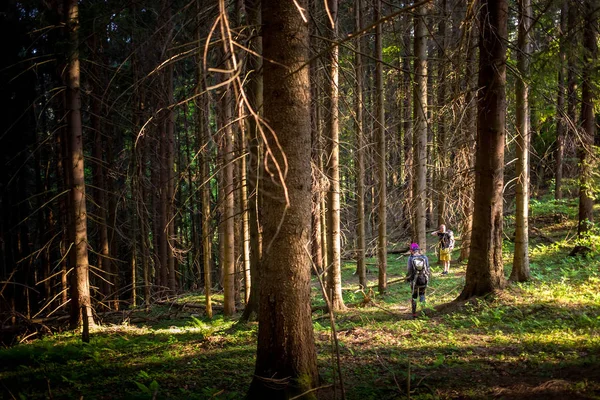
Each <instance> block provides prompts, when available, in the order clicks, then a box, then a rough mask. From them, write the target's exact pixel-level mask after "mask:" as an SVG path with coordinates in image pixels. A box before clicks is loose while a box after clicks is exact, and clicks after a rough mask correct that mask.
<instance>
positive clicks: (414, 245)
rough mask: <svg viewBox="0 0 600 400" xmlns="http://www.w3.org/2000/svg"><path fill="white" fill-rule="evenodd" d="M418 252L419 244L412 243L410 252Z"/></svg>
mask: <svg viewBox="0 0 600 400" xmlns="http://www.w3.org/2000/svg"><path fill="white" fill-rule="evenodd" d="M417 250H419V245H418V244H417V243H411V245H410V251H417Z"/></svg>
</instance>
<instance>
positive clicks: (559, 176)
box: [554, 0, 569, 200]
mask: <svg viewBox="0 0 600 400" xmlns="http://www.w3.org/2000/svg"><path fill="white" fill-rule="evenodd" d="M568 8H569V2H568V0H564V1H563V2H562V5H561V8H560V24H559V35H560V36H559V49H558V52H559V53H558V58H559V67H558V79H557V86H558V88H557V95H556V150H555V152H554V162H555V177H554V182H555V184H554V198H555V199H556V200H560V199H562V197H563V190H562V180H563V164H564V154H565V134H566V130H567V126H566V110H565V78H566V75H567V68H566V62H567V55H566V48H565V47H566V39H565V35H566V29H567V27H566V25H567V23H566V21H567V12H568V11H567V10H568Z"/></svg>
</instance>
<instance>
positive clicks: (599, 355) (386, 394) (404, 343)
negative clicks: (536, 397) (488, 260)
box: [0, 202, 600, 400]
mask: <svg viewBox="0 0 600 400" xmlns="http://www.w3.org/2000/svg"><path fill="white" fill-rule="evenodd" d="M532 207H533V209H534V210H533V213H534V215H535V214H536V213H539V214H540V215H543V216H551V215H556V213H557V208H556V204H552V206H547V205H545V204H544V205H538V204H532ZM565 207H567V209H565V210H564V212H565V214H566V215H569V216H572V207H573V204H571V203H569V202H567V203H566V205H565ZM558 212H561V213H562V212H563V210H559V211H558ZM548 220H551V218H550V217H548ZM557 221H558V222H556V223H557V224H562V223H564V220H563V219H562V217H561V218H557ZM552 223H554V222H552ZM544 228H545V229H547V230H550V229H551V228H552V226H550V225H544ZM553 237H554V238H555V239H556V240H555V243H547V242H543V241H537V242H536V241H535V240H532V243H531V246H530V256H531V275H532V280H531V281H529V282H526V283H519V284H511V285H509V286H508V287H507V289H506V290H505V291H504V292H503V293H502V294H500V295H498V296H495V297H491V298H487V299H480V300H476V301H472V302H469V303H466V304H464V305H462V306H460V307H454V308H453V309H449V310H447V311H439V310H438V307H439V306H441V305H443V304H445V303H448V302H450V301H452V300H454V299H455V298H456V297H457V296H458V294H459V293H460V291H461V289H462V287H463V285H464V274H465V270H466V265H456V264H453V265H452V268H451V274H449V275H445V276H443V275H441V274H440V273H441V270H442V268H441V266H438V265H437V264H436V261H437V260H436V258H435V255H432V256H430V257H431V264H432V267H433V271H434V276H433V279H432V281H431V284H430V287H429V289H428V293H427V303H426V304H425V305H424V306H423V307H421V305H420V307H419V310H420V311H419V312H420V316H419V318H418V319H414V320H413V319H412V318H409V315H408V314H409V306H410V288H409V286H408V285H407V284H405V283H403V282H401V278H402V277H403V276H404V274H405V270H406V256H405V255H393V256H390V257H389V259H388V270H387V274H388V282H390V284H389V285H388V289H387V292H386V294H384V295H379V294H378V293H377V273H378V270H377V268H376V260H375V259H369V260H368V263H369V269H370V272H369V274H368V281H369V287H371V288H372V289H373V291H372V292H369V290H366V291H364V292H363V291H360V290H358V277H357V276H356V275H354V272H355V268H356V266H355V264H354V263H353V262H345V263H344V264H343V271H342V274H343V282H344V300H345V301H346V303H347V304H348V305H350V307H349V310H348V311H346V312H343V313H338V314H337V315H336V328H337V332H338V345H339V352H340V356H341V361H342V370H343V377H344V381H345V386H346V392H347V398H348V399H361V400H362V399H388V398H389V399H395V398H403V397H406V396H407V393H406V392H407V390H408V388H407V383H408V382H410V387H411V398H415V399H427V398H452V397H457V396H458V397H461V396H462V397H464V398H488V397H493V396H492V394H493V390H495V389H497V386H498V382H499V381H503V382H509V383H510V382H511V381H516V382H522V379H524V377H527V379H528V381H527V383H528V384H530V385H531V387H534V386H535V385H536V382H537V383H539V382H544V381H548V380H551V379H559V378H561V379H562V381H564V382H565V383H564V385H566V389H564V390H566V392H565V393H571V394H577V393H579V394H586V393H587V394H590V393H592V394H593V393H594V392H596V393H598V390H600V386H599V384H598V382H597V381H594V380H593V379H591V378H589V377H587V376H586V373H588V372H589V371H593V370H595V368H597V366H598V365H599V364H600V249H598V246H597V245H596V246H593V243H594V242H593V235H592V236H591V237H592V239H591V241H590V243H591V244H592V246H591V247H592V251H591V252H590V253H589V254H588V255H587V256H584V257H569V256H568V255H567V254H568V253H569V251H570V249H571V248H572V247H573V246H574V245H575V244H578V243H579V242H577V241H575V240H574V239H573V235H572V234H571V237H569V234H568V232H567V231H564V230H560V229H557V230H556V235H555V236H553ZM596 243H597V242H596ZM512 249H513V245H512V243H511V242H510V241H508V240H507V241H506V242H505V245H504V249H503V250H504V256H505V274H506V277H508V276H509V274H510V269H511V263H512ZM456 256H457V254H454V257H455V258H456ZM312 293H313V306H316V307H318V306H321V305H323V301H322V298H321V291H320V288H319V286H318V284H317V282H316V279H315V282H314V284H313V289H312ZM365 294H366V295H367V296H371V300H372V301H371V302H369V303H367V304H364V302H363V300H364V295H365ZM178 301H179V302H183V303H186V302H187V303H192V302H193V303H202V302H203V301H204V298H203V296H202V295H200V294H191V295H189V296H185V297H182V298H181V299H179V300H178ZM196 313H199V311H197V310H196V311H189V312H188V311H180V312H175V311H173V309H172V308H169V307H167V306H161V307H154V308H153V309H152V311H151V312H150V313H149V314H145V313H142V312H139V313H133V314H132V318H131V321H136V316H137V317H138V319H137V321H139V320H140V318H139V317H143V318H141V319H142V322H131V321H130V322H129V323H128V324H120V325H109V326H104V327H102V328H100V329H99V330H97V331H95V332H94V333H93V335H92V340H91V342H90V343H89V344H83V343H81V341H80V340H79V337H78V335H76V334H74V333H61V334H56V335H54V336H51V337H46V338H43V339H40V340H36V341H33V342H31V343H28V344H22V345H18V346H15V347H13V348H10V349H3V350H0V383H1V385H0V391H1V392H2V394H3V397H4V398H9V399H10V398H16V399H42V398H53V399H72V398H80V397H81V396H83V398H86V399H151V398H159V399H210V398H213V399H239V398H242V397H243V394H244V393H245V390H246V389H247V387H248V385H249V383H250V381H251V379H252V374H253V370H254V358H255V343H256V338H257V324H256V323H248V324H237V323H236V318H233V319H229V318H223V317H222V316H220V315H218V314H217V315H216V317H215V318H214V319H213V320H207V319H205V318H203V317H201V316H199V315H196ZM166 315H168V316H169V318H168V319H165V316H166ZM313 326H314V330H315V338H316V344H317V352H318V363H319V371H320V374H321V377H322V380H323V383H324V384H328V383H332V382H333V380H334V373H333V371H334V368H333V361H332V357H333V355H334V354H335V352H334V350H333V348H332V342H331V333H330V332H331V330H330V322H329V317H328V316H327V315H325V314H323V312H322V311H316V312H315V313H314V314H313ZM572 371H583V373H581V372H580V373H572ZM336 379H337V378H336ZM336 381H337V380H336ZM562 381H561V382H562Z"/></svg>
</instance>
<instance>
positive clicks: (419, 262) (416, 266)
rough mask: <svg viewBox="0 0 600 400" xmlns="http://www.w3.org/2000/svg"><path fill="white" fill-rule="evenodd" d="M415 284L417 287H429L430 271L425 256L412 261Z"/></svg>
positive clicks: (416, 257)
mask: <svg viewBox="0 0 600 400" xmlns="http://www.w3.org/2000/svg"><path fill="white" fill-rule="evenodd" d="M411 263H412V273H413V283H414V284H415V285H417V286H427V283H429V271H428V270H427V262H426V261H425V257H423V256H420V255H419V256H415V257H413V259H412V261H411Z"/></svg>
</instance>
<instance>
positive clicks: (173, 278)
mask: <svg viewBox="0 0 600 400" xmlns="http://www.w3.org/2000/svg"><path fill="white" fill-rule="evenodd" d="M169 15H170V12H169ZM173 85H174V81H173V64H169V66H168V67H167V106H168V107H169V108H168V111H167V117H166V118H167V120H166V125H167V126H166V132H167V141H166V145H167V160H166V163H167V165H166V171H167V175H166V179H167V220H166V221H165V222H166V228H165V229H166V234H167V237H166V240H167V268H168V270H167V274H168V276H169V281H168V285H169V290H170V291H171V293H175V292H176V291H177V274H176V270H175V256H174V254H173V248H174V247H175V246H176V245H177V241H176V239H175V171H174V170H173V168H174V167H175V111H173V109H172V108H171V105H172V104H173V103H174V101H175V100H174V98H173Z"/></svg>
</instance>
